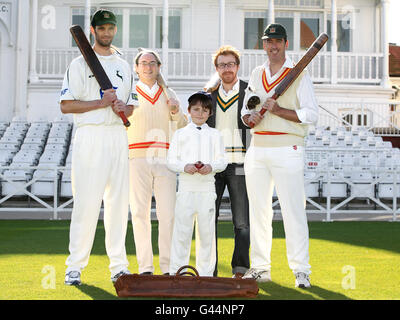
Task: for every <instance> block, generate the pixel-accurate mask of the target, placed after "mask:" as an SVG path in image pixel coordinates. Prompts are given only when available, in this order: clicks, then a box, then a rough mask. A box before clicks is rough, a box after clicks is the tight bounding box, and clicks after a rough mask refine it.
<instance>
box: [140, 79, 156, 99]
mask: <svg viewBox="0 0 400 320" xmlns="http://www.w3.org/2000/svg"><path fill="white" fill-rule="evenodd" d="M137 85H138V86H139V87H140V88H141V89H143V90H144V92H146V93H147V94H148V95H150V96H151V97H152V96H154V95H155V94H156V93H157V91H158V89H159V88H160V86H159V85H158V83H157V81H156V82H155V83H154V85H153V86H152V87H151V88H150V87H149V86H148V85H147V84H145V83H143V82H142V81H140V80H139V81H138V83H137Z"/></svg>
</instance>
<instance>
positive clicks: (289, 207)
mask: <svg viewBox="0 0 400 320" xmlns="http://www.w3.org/2000/svg"><path fill="white" fill-rule="evenodd" d="M262 39H263V45H264V50H265V51H266V53H267V55H268V60H267V61H266V62H265V63H264V64H263V65H262V66H259V67H257V68H255V69H254V70H253V72H252V74H251V77H250V81H249V84H248V88H247V92H246V96H245V99H244V104H243V108H242V119H243V122H244V123H245V124H247V125H248V126H250V125H249V124H250V123H254V124H255V126H254V128H253V129H251V134H252V140H251V146H250V148H249V150H248V151H247V154H246V157H245V162H244V169H245V175H246V185H247V194H248V197H249V208H250V246H251V253H250V258H251V269H250V270H249V271H248V272H247V273H246V274H245V275H244V277H243V278H244V279H245V278H253V279H256V280H257V281H258V282H266V281H270V280H271V274H270V271H271V245H272V218H273V210H272V194H273V189H274V186H275V188H276V193H277V196H278V199H279V203H280V206H281V210H282V217H283V223H284V228H285V235H286V249H287V258H288V262H289V267H290V269H291V270H292V271H293V273H294V274H295V278H296V280H295V286H296V287H303V288H307V287H310V286H311V285H310V280H309V274H310V273H311V271H310V268H311V266H310V264H309V252H308V244H309V239H308V225H307V216H306V212H305V191H304V169H303V168H304V137H305V135H306V134H307V131H308V125H309V124H315V123H316V121H317V119H318V106H317V103H316V99H315V96H314V90H313V85H312V81H311V79H310V76H309V75H308V73H307V71H303V72H302V73H301V74H300V75H299V77H298V78H297V79H296V80H295V81H294V82H293V83H292V85H291V86H290V87H289V88H288V89H287V91H286V92H285V93H284V94H283V95H282V96H280V97H279V98H278V99H277V100H274V99H271V97H272V96H273V94H274V92H275V88H276V86H277V85H278V84H279V83H280V82H281V81H282V79H284V78H285V76H286V75H287V74H288V72H289V71H290V69H291V68H293V67H294V64H293V62H292V61H291V60H290V58H289V57H288V56H287V55H286V54H285V50H286V48H287V46H288V41H287V36H286V30H285V28H284V27H283V26H282V25H280V24H271V25H269V26H268V27H267V28H266V29H265V31H264V36H263V38H262ZM252 95H256V96H258V97H259V98H260V104H259V105H258V106H257V107H256V109H255V110H249V109H248V108H247V101H248V100H249V98H250V97H251V96H252ZM261 107H263V108H266V109H267V112H266V113H265V116H263V115H261V114H260V112H259V111H260V110H261Z"/></svg>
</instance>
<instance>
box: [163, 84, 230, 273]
mask: <svg viewBox="0 0 400 320" xmlns="http://www.w3.org/2000/svg"><path fill="white" fill-rule="evenodd" d="M188 101H189V107H188V111H189V114H190V117H191V119H192V122H191V123H189V124H188V125H187V126H186V127H184V128H182V129H179V130H177V131H176V132H175V134H174V136H173V138H172V142H171V145H170V148H169V151H168V157H167V165H168V168H169V169H170V170H172V171H174V172H177V173H179V190H178V193H177V195H176V206H175V220H174V229H173V234H172V244H171V256H170V269H169V272H170V274H171V275H173V274H175V273H176V272H177V270H178V269H179V268H180V267H181V266H183V265H187V264H188V263H189V258H190V247H191V242H192V234H193V223H194V221H196V268H197V271H198V272H199V274H200V276H212V275H213V272H214V268H215V261H216V254H215V252H216V251H215V199H216V193H215V179H214V175H215V173H217V172H221V171H223V170H225V168H226V166H227V161H226V159H225V147H224V142H223V139H222V136H221V135H220V133H219V131H218V130H217V129H214V128H210V127H209V126H208V125H207V124H206V121H207V119H208V117H209V116H210V115H211V110H212V100H211V95H210V94H208V93H206V92H203V91H199V92H196V93H195V94H193V95H191V96H190V97H189V100H188Z"/></svg>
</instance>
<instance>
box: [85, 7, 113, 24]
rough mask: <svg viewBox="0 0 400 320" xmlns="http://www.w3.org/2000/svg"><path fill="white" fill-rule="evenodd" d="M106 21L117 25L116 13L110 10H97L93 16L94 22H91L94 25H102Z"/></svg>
mask: <svg viewBox="0 0 400 320" xmlns="http://www.w3.org/2000/svg"><path fill="white" fill-rule="evenodd" d="M106 23H111V24H113V25H117V18H115V15H114V13H112V12H111V11H108V10H103V9H100V10H97V11H96V12H95V14H94V15H93V17H92V22H91V23H90V24H91V25H92V27H93V28H94V27H95V26H101V25H103V24H106Z"/></svg>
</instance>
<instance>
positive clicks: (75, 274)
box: [64, 271, 81, 286]
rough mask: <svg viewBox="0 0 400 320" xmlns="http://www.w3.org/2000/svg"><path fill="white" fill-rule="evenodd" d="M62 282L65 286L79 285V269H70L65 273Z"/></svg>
mask: <svg viewBox="0 0 400 320" xmlns="http://www.w3.org/2000/svg"><path fill="white" fill-rule="evenodd" d="M64 284H66V285H67V286H80V285H81V273H80V272H79V271H70V272H68V273H66V274H65V281H64Z"/></svg>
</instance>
